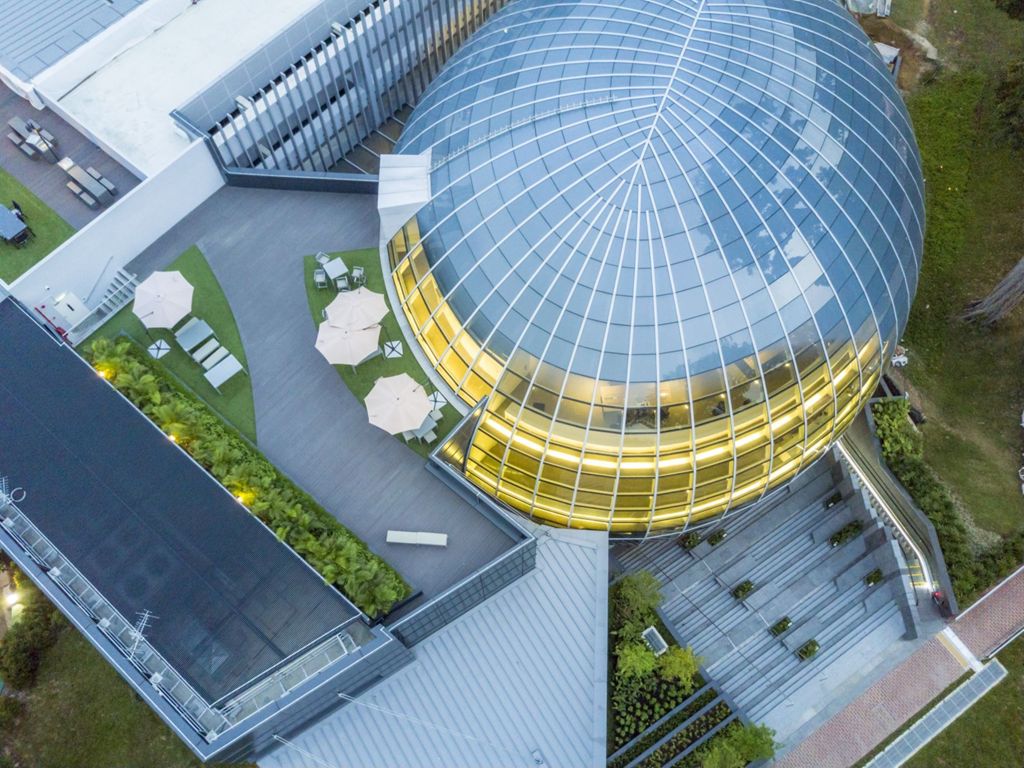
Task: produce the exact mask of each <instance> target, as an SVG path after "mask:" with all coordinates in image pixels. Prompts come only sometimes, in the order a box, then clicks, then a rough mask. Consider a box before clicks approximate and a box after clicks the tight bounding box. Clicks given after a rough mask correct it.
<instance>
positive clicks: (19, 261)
mask: <svg viewBox="0 0 1024 768" xmlns="http://www.w3.org/2000/svg"><path fill="white" fill-rule="evenodd" d="M12 200H17V201H18V205H20V206H21V209H22V210H23V211H24V212H25V222H26V223H27V224H28V225H29V226H30V227H32V231H33V232H35V233H36V236H35V237H34V238H33V239H31V240H30V241H29V242H28V245H26V246H25V247H24V248H16V247H15V246H13V245H8V244H7V243H4V242H2V241H0V280H3V281H4V282H5V283H11V282H14V280H15V279H16V278H17V277H18V276H19V275H21V274H22V273H23V272H25V271H27V270H28V269H29V267H31V266H33V265H34V264H36V263H37V262H39V261H42V260H43V259H44V258H45V257H46V256H47V255H48V254H49V253H50V252H51V251H52V250H53V249H55V248H56V247H57V246H58V245H60V244H61V243H63V242H64V241H65V240H67V239H68V238H69V237H71V236H72V235H73V234H75V230H74V228H73V227H72V226H71V225H70V224H68V223H67V222H66V221H64V219H62V218H61V217H60V216H58V215H57V214H56V213H54V212H53V211H52V210H50V208H49V207H47V206H46V205H45V204H44V203H43V201H42V200H40V199H39V198H38V197H36V196H35V195H33V194H32V193H31V192H29V191H28V189H26V188H25V187H24V186H23V185H22V183H21V182H20V181H18V180H17V179H16V178H14V177H13V176H11V174H9V173H7V171H5V170H4V169H3V168H0V205H3V206H6V207H8V208H10V206H11V201H12Z"/></svg>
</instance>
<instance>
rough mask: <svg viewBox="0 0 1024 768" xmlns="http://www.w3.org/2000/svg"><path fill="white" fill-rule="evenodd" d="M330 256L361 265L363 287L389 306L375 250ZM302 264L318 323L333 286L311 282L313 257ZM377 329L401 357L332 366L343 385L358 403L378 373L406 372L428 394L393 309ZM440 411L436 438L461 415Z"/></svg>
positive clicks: (421, 448) (425, 450) (415, 443)
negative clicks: (381, 296)
mask: <svg viewBox="0 0 1024 768" xmlns="http://www.w3.org/2000/svg"><path fill="white" fill-rule="evenodd" d="M330 255H331V256H340V257H341V259H342V261H344V262H345V266H347V267H348V269H349V272H351V271H352V267H363V269H364V270H366V288H367V289H369V290H371V291H376V292H377V293H381V294H384V300H385V301H386V302H387V303H388V306H389V307H390V306H391V302H390V301H389V300H388V296H387V291H386V289H385V287H384V274H383V272H382V271H381V266H380V256H379V255H378V254H377V251H376V250H375V249H364V250H359V251H345V252H344V253H332V254H330ZM303 265H304V270H303V279H304V280H305V281H306V283H305V284H306V294H307V296H308V297H309V310H310V313H311V314H312V316H313V322H314V323H315V324H316V325H317V326H319V325H320V323H321V322H323V315H322V312H323V309H324V307H326V306H327V305H328V304H330V303H331V302H332V301H333V300H334V297H335V296H336V295H337V293H336V292H335V290H334V289H333V288H330V287H328V288H317V287H316V286H315V285H314V284H313V270H315V269H316V268H317V266H318V265H317V263H316V258H315V257H314V256H306V257H305V258H304V259H303ZM381 328H382V329H383V330H382V331H381V334H380V341H381V344H383V343H384V342H385V341H386V340H388V339H391V340H398V341H401V342H402V347H403V350H402V356H401V357H398V358H395V359H393V360H388V359H387V358H385V357H384V356H383V355H378V356H377V357H375V358H373V359H372V360H367V361H366V362H365V363H362V364H361V365H359V366H357V367H356V368H355V369H354V370H353V368H352V366H349V365H336V366H334V368H335V370H336V371H337V372H338V374H339V375H340V376H341V378H342V379H343V380H344V382H345V384H347V385H348V388H349V389H350V390H352V394H354V395H355V396H356V397H357V398H359V401H360V402H362V401H363V400H365V399H366V396H367V395H368V394H369V392H370V390H371V389H373V385H374V383H375V382H376V381H377V379H379V378H380V377H382V376H396V375H398V374H400V373H407V374H409V375H410V376H411V377H412V378H413V379H415V380H416V381H418V382H419V383H420V384H423V385H424V387H425V388H426V390H427V392H428V393H429V392H431V391H433V390H434V385H433V384H431V383H430V380H429V379H428V378H427V374H426V373H424V372H423V369H422V368H421V367H420V364H419V363H418V362H417V361H416V358H415V357H414V356H413V354H412V352H411V351H410V350H409V341H408V340H407V339H405V338H404V336H403V335H402V331H401V329H400V328H399V326H398V320H396V319H395V313H394V310H392V311H391V312H389V313H388V315H387V317H385V318H384V319H383V320H382V321H381ZM441 413H442V414H443V418H442V419H441V422H440V423H439V424H438V425H437V427H435V428H434V433H435V434H436V435H437V438H438V441H440V440H442V439H443V438H444V437H445V436H446V435H447V434H448V433H449V432H451V431H452V429H454V428H455V425H456V424H458V423H459V421H461V420H462V415H461V414H460V413H459V412H458V411H456V410H455V408H454V407H453V406H451V405H446V406H444V408H442V409H441ZM396 438H397V439H399V440H401V439H402V436H401V435H396ZM437 444H438V442H437V441H435V442H434V443H432V444H427V443H424V442H421V441H419V440H412V441H410V442H409V443H408V446H409V447H410V448H412V449H413V450H414V451H416V452H417V453H419V454H420V455H422V456H426V455H427V454H429V453H430V451H431V450H433V449H434V448H435V447H436V446H437Z"/></svg>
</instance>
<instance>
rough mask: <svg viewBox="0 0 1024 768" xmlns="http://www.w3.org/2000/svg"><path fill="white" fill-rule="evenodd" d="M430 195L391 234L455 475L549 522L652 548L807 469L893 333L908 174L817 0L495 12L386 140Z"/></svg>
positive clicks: (913, 160) (918, 233)
mask: <svg viewBox="0 0 1024 768" xmlns="http://www.w3.org/2000/svg"><path fill="white" fill-rule="evenodd" d="M427 149H430V150H431V151H432V158H433V166H432V170H431V185H432V198H431V200H430V202H428V203H427V204H426V205H425V206H424V207H423V208H422V209H421V210H420V211H419V213H418V214H417V215H416V216H415V218H414V219H412V220H411V221H409V222H408V224H407V225H406V226H405V227H404V229H403V230H402V231H401V232H399V233H398V234H397V235H396V236H395V237H394V239H393V240H392V241H391V242H390V244H389V246H388V250H389V258H390V264H391V267H392V269H393V276H394V282H395V287H396V290H397V294H398V297H399V299H400V300H401V303H402V306H403V309H404V312H405V315H406V317H407V319H408V321H409V323H410V325H411V326H412V328H413V331H414V333H415V336H416V339H417V341H418V342H419V344H420V346H421V347H422V350H423V352H424V353H425V354H426V356H427V358H428V359H429V361H430V362H431V364H432V365H433V366H434V368H435V370H436V371H437V373H438V374H439V375H440V376H441V377H442V378H443V379H444V381H446V382H447V383H448V385H449V386H450V387H451V389H452V391H453V392H454V393H455V394H456V395H457V396H458V397H460V398H462V399H463V400H465V401H466V402H467V403H470V404H477V403H480V402H481V401H483V400H485V399H486V404H485V407H484V408H482V409H480V411H481V413H480V416H479V418H478V420H477V423H476V426H475V429H474V430H472V431H471V432H470V433H469V434H468V435H467V436H466V438H465V443H464V445H462V446H460V448H459V455H460V458H461V459H462V461H463V463H464V469H465V473H466V475H467V477H468V478H469V479H470V480H472V481H473V482H474V483H475V484H477V485H478V486H480V487H481V488H483V489H485V490H487V491H488V492H490V493H491V494H493V495H494V496H496V497H498V498H500V499H501V500H502V501H504V502H506V503H507V504H509V505H511V506H512V507H514V508H516V509H519V510H521V511H522V512H524V513H526V514H528V515H531V516H533V517H534V518H536V519H538V520H542V521H545V522H549V523H552V524H556V525H568V526H573V527H586V528H602V529H604V528H610V529H611V530H612V531H613V532H615V533H618V534H640V535H645V534H650V533H657V532H659V531H665V530H669V529H675V528H680V527H682V526H684V525H686V524H688V523H690V522H695V521H698V520H702V519H706V518H709V517H712V516H716V515H721V514H723V513H726V512H728V511H729V510H731V509H734V508H736V507H738V506H740V505H743V504H746V503H747V502H750V501H753V500H755V499H757V498H759V497H760V496H762V495H763V494H764V493H765V492H766V491H767V490H769V489H770V488H773V487H775V486H777V485H779V484H780V483H782V482H784V481H786V480H787V479H789V478H791V477H792V476H793V475H795V474H796V473H797V472H799V471H800V469H801V468H803V467H805V466H806V465H807V464H808V463H809V462H811V461H813V460H814V459H815V458H817V457H818V456H820V455H821V453H822V452H823V451H824V450H825V449H827V448H828V447H829V446H830V445H831V444H832V443H833V442H834V441H835V440H836V439H837V437H838V436H839V434H840V433H841V431H842V430H843V429H844V428H845V427H846V426H847V425H848V424H849V422H850V420H851V419H852V418H853V417H854V416H855V415H856V413H857V412H858V411H859V409H860V408H861V407H862V406H863V404H864V401H865V400H866V398H867V397H868V396H869V395H870V393H871V391H872V389H873V388H874V385H875V382H876V381H877V379H878V376H879V374H880V372H881V366H882V363H883V361H884V360H885V359H886V358H887V356H888V355H889V353H890V352H891V349H892V347H893V345H894V344H895V342H896V340H897V338H898V336H899V334H900V333H901V331H902V329H903V327H904V326H905V323H906V320H907V314H908V312H909V309H910V303H911V300H912V298H913V295H914V291H915V289H916V285H917V277H918V271H919V268H920V261H921V249H922V237H923V230H924V211H923V183H922V179H921V168H920V161H919V157H918V153H917V148H916V146H915V143H914V138H913V134H912V131H911V126H910V122H909V120H908V117H907V113H906V110H905V109H904V106H903V103H902V101H901V99H900V96H899V94H898V92H897V91H896V88H895V87H894V85H893V83H892V80H891V77H890V75H889V73H888V72H887V71H886V70H885V68H884V67H883V65H882V63H881V61H880V59H879V57H878V56H877V54H876V53H875V51H874V50H873V49H872V47H871V46H870V44H869V42H868V40H867V38H866V37H865V36H864V34H863V33H862V32H861V30H860V29H859V28H858V26H857V24H856V23H855V22H854V21H853V19H852V18H850V16H849V15H848V13H847V12H846V11H844V10H843V9H842V8H841V7H840V5H839V4H838V3H835V2H833V0H744V1H742V2H740V1H739V0H733V1H732V2H730V1H728V0H703V1H702V0H661V1H660V2H655V1H653V0H619V1H618V2H616V3H597V2H584V1H583V0H569V1H562V2H557V3H552V2H550V0H515V2H513V3H511V4H510V5H509V6H508V7H506V8H505V9H504V10H503V11H501V12H499V13H498V14H497V15H496V16H494V17H493V18H492V19H491V20H490V21H489V22H488V23H487V24H485V25H484V26H483V27H482V28H481V29H480V30H479V31H478V32H477V33H476V34H475V35H474V37H473V38H472V39H471V40H470V41H469V42H468V43H466V44H465V45H464V46H463V47H462V49H461V50H460V51H459V52H458V54H457V55H456V56H455V57H453V58H452V59H451V61H450V62H449V63H448V65H447V67H446V68H445V70H444V71H443V72H442V73H441V75H440V76H439V77H438V79H437V80H436V81H435V82H434V83H433V84H432V86H431V87H430V89H429V90H428V91H427V93H426V94H425V96H424V98H423V100H422V101H421V103H420V104H419V106H418V107H417V108H416V110H415V112H414V114H413V118H412V120H411V122H410V123H409V125H408V126H407V128H406V130H405V132H404V133H403V136H402V139H401V141H400V142H399V146H398V147H397V151H400V152H406V153H418V152H422V151H424V150H427Z"/></svg>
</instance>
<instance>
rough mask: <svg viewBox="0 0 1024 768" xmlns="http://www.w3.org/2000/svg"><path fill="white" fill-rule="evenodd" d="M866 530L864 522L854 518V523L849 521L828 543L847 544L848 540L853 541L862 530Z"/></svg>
mask: <svg viewBox="0 0 1024 768" xmlns="http://www.w3.org/2000/svg"><path fill="white" fill-rule="evenodd" d="M863 530H864V523H862V522H861V521H860V520H854V521H853V522H852V523H847V524H846V525H844V526H843V527H842V528H840V529H839V530H838V531H836V532H835V533H833V534H832V535H831V536H830V537H829V539H828V543H829V545H830V546H833V547H838V546H840V545H841V544H845V543H846V542H848V541H853V540H854V539H855V538H857V537H858V536H860V533H861V531H863Z"/></svg>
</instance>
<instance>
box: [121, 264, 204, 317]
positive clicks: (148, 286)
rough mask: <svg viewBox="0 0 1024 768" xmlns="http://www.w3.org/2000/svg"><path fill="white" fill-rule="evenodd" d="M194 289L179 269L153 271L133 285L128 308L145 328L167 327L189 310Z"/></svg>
mask: <svg viewBox="0 0 1024 768" xmlns="http://www.w3.org/2000/svg"><path fill="white" fill-rule="evenodd" d="M194 290H195V289H194V288H193V287H192V284H191V283H190V282H189V281H188V280H186V279H185V278H184V277H182V274H181V272H154V273H153V274H152V275H150V276H149V277H147V278H146V279H145V280H143V281H142V282H141V283H139V285H138V287H137V288H136V289H135V303H134V305H133V306H132V312H134V313H135V316H136V317H137V318H139V320H141V321H142V324H143V325H144V326H146V327H147V328H170V327H172V326H173V325H174V324H175V323H177V322H178V321H179V320H181V318H183V317H184V316H185V315H187V314H188V313H189V312H191V311H192V293H193V291H194Z"/></svg>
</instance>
